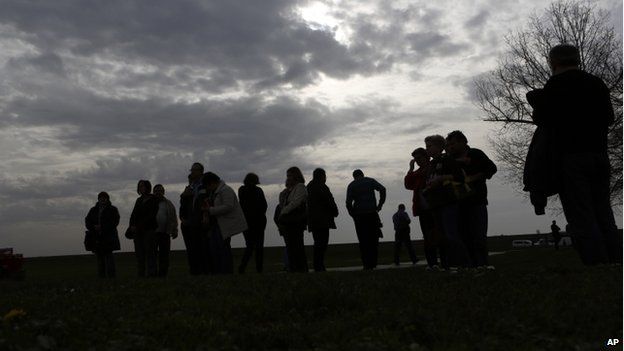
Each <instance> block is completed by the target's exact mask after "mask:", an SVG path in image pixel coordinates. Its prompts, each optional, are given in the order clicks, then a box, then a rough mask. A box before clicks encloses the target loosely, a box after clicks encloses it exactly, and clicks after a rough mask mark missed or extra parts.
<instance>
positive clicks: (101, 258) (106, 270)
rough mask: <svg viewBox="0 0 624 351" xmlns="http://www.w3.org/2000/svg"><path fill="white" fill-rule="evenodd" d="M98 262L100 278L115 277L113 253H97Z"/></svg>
mask: <svg viewBox="0 0 624 351" xmlns="http://www.w3.org/2000/svg"><path fill="white" fill-rule="evenodd" d="M95 256H96V257H97V262H98V276H99V277H100V278H113V277H115V273H116V271H115V257H114V256H113V252H112V251H96V252H95Z"/></svg>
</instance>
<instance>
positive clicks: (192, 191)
mask: <svg viewBox="0 0 624 351" xmlns="http://www.w3.org/2000/svg"><path fill="white" fill-rule="evenodd" d="M203 175H204V166H203V165H202V164H201V163H198V162H195V163H193V165H192V166H191V169H190V174H189V175H188V181H189V185H187V186H186V188H185V189H184V191H183V192H182V194H180V220H181V225H180V228H181V229H182V236H183V238H184V245H185V246H186V256H187V259H188V264H189V272H190V273H191V274H192V275H199V274H208V273H209V266H210V264H209V257H208V256H209V254H208V232H207V229H206V228H203V227H202V213H201V206H202V203H203V201H204V198H207V194H206V190H205V189H204V187H203V185H202V182H201V179H202V176H203ZM206 201H207V200H206Z"/></svg>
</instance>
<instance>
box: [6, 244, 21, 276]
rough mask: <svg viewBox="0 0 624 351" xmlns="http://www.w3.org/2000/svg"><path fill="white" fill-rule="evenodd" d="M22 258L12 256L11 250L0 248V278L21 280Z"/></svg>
mask: <svg viewBox="0 0 624 351" xmlns="http://www.w3.org/2000/svg"><path fill="white" fill-rule="evenodd" d="M23 267H24V256H23V255H22V254H14V253H13V248H0V278H21V277H23V275H24V270H23Z"/></svg>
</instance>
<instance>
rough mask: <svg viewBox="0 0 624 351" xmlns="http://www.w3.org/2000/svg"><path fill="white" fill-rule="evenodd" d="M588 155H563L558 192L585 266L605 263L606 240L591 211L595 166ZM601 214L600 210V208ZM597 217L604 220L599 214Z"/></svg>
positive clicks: (595, 177)
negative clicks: (560, 187)
mask: <svg viewBox="0 0 624 351" xmlns="http://www.w3.org/2000/svg"><path fill="white" fill-rule="evenodd" d="M594 157H595V155H594V154H591V153H583V154H575V155H566V156H565V157H564V159H563V164H562V178H563V184H562V190H561V192H560V193H559V198H560V200H561V205H562V207H563V213H564V214H565V217H566V220H567V221H568V224H569V225H570V228H571V230H572V235H574V237H575V243H576V248H577V250H578V253H579V256H580V258H581V261H582V262H583V263H584V264H586V265H595V264H600V263H607V262H608V261H609V257H608V253H607V247H606V241H607V240H605V237H604V235H603V232H602V230H601V228H600V226H599V225H598V218H597V217H598V216H597V211H596V210H597V209H596V208H594V204H595V198H596V197H597V195H594V194H593V190H594V189H595V185H594V184H592V183H593V182H594V181H596V180H598V179H599V178H601V176H604V175H598V176H595V175H594V172H596V169H595V167H596V166H597V164H596V162H595V160H594ZM602 210H603V211H604V208H603V209H602ZM601 217H607V216H604V215H601Z"/></svg>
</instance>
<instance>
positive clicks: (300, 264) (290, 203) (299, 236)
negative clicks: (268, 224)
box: [277, 167, 308, 272]
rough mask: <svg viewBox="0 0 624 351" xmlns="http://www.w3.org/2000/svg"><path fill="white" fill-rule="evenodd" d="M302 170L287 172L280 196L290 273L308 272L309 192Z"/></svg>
mask: <svg viewBox="0 0 624 351" xmlns="http://www.w3.org/2000/svg"><path fill="white" fill-rule="evenodd" d="M304 184H305V179H304V178H303V174H301V170H299V168H297V167H291V168H289V169H288V170H287V171H286V189H284V190H283V191H282V192H281V193H280V196H279V202H280V211H279V215H278V218H277V223H278V228H279V231H280V233H281V234H282V235H283V237H284V241H285V242H286V252H287V255H288V271H289V272H307V271H308V260H307V258H306V254H305V249H304V245H303V232H304V230H305V229H306V224H307V206H306V201H307V198H308V192H307V190H306V187H305V185H304Z"/></svg>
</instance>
